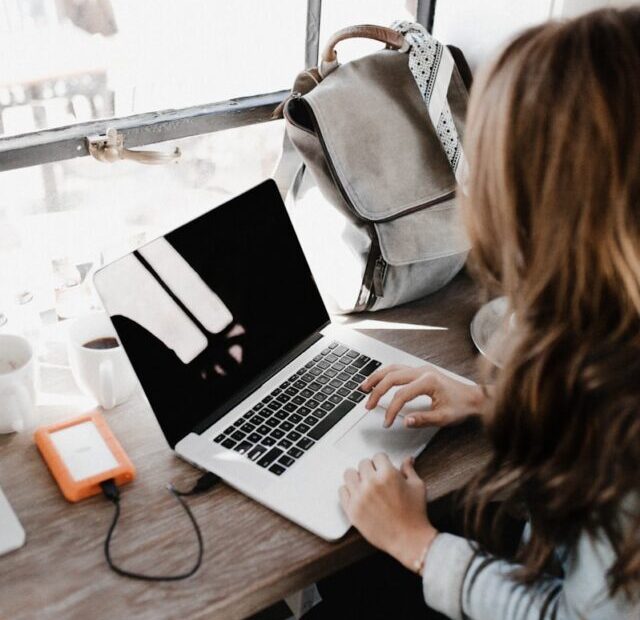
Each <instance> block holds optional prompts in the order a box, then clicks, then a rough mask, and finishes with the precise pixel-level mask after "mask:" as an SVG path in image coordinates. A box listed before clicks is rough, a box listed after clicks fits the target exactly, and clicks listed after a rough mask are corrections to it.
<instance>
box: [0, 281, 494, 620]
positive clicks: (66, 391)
mask: <svg viewBox="0 0 640 620" xmlns="http://www.w3.org/2000/svg"><path fill="white" fill-rule="evenodd" d="M476 307H477V304H476V300H475V294H474V288H473V285H472V284H471V282H470V280H469V279H468V277H467V276H466V275H461V276H459V277H458V278H456V279H455V280H454V281H453V282H452V283H451V284H450V285H449V286H447V287H446V288H445V289H444V290H442V291H440V292H439V293H436V294H435V295H432V296H431V297H428V298H427V299H424V300H421V301H419V302H415V303H412V304H408V305H406V306H403V307H401V308H396V309H393V310H388V311H383V312H379V313H376V314H370V315H366V316H354V317H350V318H349V319H347V322H349V323H353V324H354V327H356V328H358V329H365V328H366V332H365V333H367V334H369V335H371V336H373V337H375V338H378V339H380V340H382V341H384V342H388V343H389V344H393V345H395V346H398V347H400V348H402V349H404V350H406V351H409V352H411V353H413V354H414V355H418V356H419V357H422V358H423V359H425V360H429V361H431V362H434V363H436V364H439V365H441V366H444V367H446V368H449V369H451V370H453V371H455V372H458V373H460V374H463V375H466V376H469V377H474V376H475V363H476V353H475V351H474V349H473V345H472V344H471V340H470V337H469V322H470V320H471V318H472V316H473V313H474V311H475V309H476ZM379 321H380V322H382V323H377V322H379ZM412 326H413V327H412ZM374 327H377V328H374ZM60 346H61V345H60ZM49 357H50V359H52V360H53V361H52V362H50V363H49V364H47V365H45V366H43V381H44V384H46V385H48V386H49V389H50V390H51V393H49V395H48V400H46V399H44V398H43V401H44V404H43V405H41V406H40V407H39V409H40V412H41V414H42V421H43V422H47V423H48V422H51V421H55V420H58V419H60V418H62V417H65V416H69V415H70V414H76V413H80V412H82V411H83V410H85V411H86V408H87V406H88V405H87V403H86V402H84V401H83V400H82V397H81V396H80V394H79V393H78V392H74V387H73V383H72V382H71V379H70V376H69V374H68V369H67V368H65V366H64V363H65V362H64V357H63V353H62V350H61V349H58V350H56V349H55V347H54V348H53V350H52V351H50V352H49ZM44 375H48V376H47V377H46V380H45V377H44ZM51 386H53V387H51ZM65 399H70V400H69V402H68V403H67V402H66V401H65ZM106 417H107V420H108V422H109V425H110V427H111V428H112V430H113V431H114V433H115V434H116V436H117V437H118V438H119V439H120V441H121V443H122V444H123V446H124V448H125V450H126V451H127V453H128V454H129V456H130V457H131V458H132V460H133V462H134V463H135V465H136V466H137V468H138V478H137V480H136V481H135V482H134V483H132V484H130V485H128V486H126V487H125V488H124V489H123V493H122V495H123V497H122V509H123V514H122V519H121V522H120V525H119V528H118V530H117V533H116V536H115V538H114V544H113V554H114V557H115V559H116V561H117V562H119V563H120V564H123V565H125V566H127V567H129V568H130V569H132V570H138V571H152V572H153V571H156V572H159V573H173V572H176V571H179V570H184V569H185V568H186V567H187V566H189V565H191V563H192V561H193V558H194V554H195V552H196V545H195V540H194V534H193V531H192V529H191V525H190V523H189V522H188V520H187V518H186V517H185V515H184V514H183V512H182V510H181V508H180V507H179V506H178V505H177V503H176V502H175V500H174V499H173V498H172V497H171V496H170V495H169V494H168V493H167V492H166V491H165V489H164V487H165V485H166V484H167V483H168V482H169V481H173V482H174V483H175V484H176V486H178V487H182V488H189V487H190V486H191V485H192V484H193V482H194V480H195V479H196V478H197V477H198V475H199V474H198V473H197V472H196V471H195V470H194V469H193V468H192V467H190V466H189V465H187V464H186V463H184V462H182V461H181V460H179V459H178V458H177V457H176V456H174V454H173V453H172V452H171V450H170V449H169V447H168V446H167V444H166V443H165V441H164V438H163V437H162V434H161V432H160V428H159V427H158V424H157V422H156V420H155V418H154V416H153V413H152V412H151V410H150V408H149V406H148V405H147V404H146V401H145V400H144V399H143V398H142V396H141V395H138V396H136V397H135V398H134V399H132V400H130V401H129V402H128V403H126V404H124V405H122V406H120V407H118V408H116V409H114V410H112V411H109V412H108V413H106ZM474 428H475V427H473V426H461V427H458V428H452V429H445V430H443V431H441V432H440V433H438V435H437V436H436V437H435V438H434V439H433V441H432V442H431V443H430V444H429V446H428V447H427V449H426V450H425V452H424V453H423V455H422V456H421V457H420V458H419V459H418V464H417V467H418V471H419V472H420V474H421V475H422V476H423V477H424V479H425V480H426V481H427V484H428V487H429V494H430V497H431V498H436V497H440V496H442V495H444V494H446V493H448V492H450V491H452V490H454V489H456V488H458V487H460V486H461V485H462V484H463V483H464V482H465V481H466V480H467V479H468V477H469V476H470V475H471V474H472V473H473V472H474V471H475V470H476V469H477V467H478V466H479V465H480V464H481V463H482V462H483V460H484V459H485V458H486V455H487V448H486V446H485V444H484V443H483V442H482V441H481V440H480V439H479V437H478V433H477V430H474ZM0 485H1V486H2V487H3V489H4V492H5V494H6V495H7V497H8V498H9V501H10V502H11V503H12V505H13V507H14V509H15V511H16V513H17V514H18V516H19V518H20V520H21V521H22V524H23V526H24V528H25V530H26V532H27V543H26V545H25V546H24V547H23V548H22V549H20V550H18V551H15V552H13V553H12V554H9V555H6V556H3V557H0V618H2V619H3V620H4V619H9V618H11V619H12V620H20V619H29V620H31V619H37V620H43V619H50V618H55V619H58V618H60V619H64V620H70V619H75V618H77V619H82V620H84V619H88V618H91V619H92V620H99V619H102V618H105V619H109V620H113V619H118V620H119V619H125V618H126V619H127V620H133V619H139V618H150V619H151V618H152V619H154V620H161V619H164V618H167V619H169V618H171V619H178V618H189V619H194V618H208V619H214V618H225V619H227V618H228V619H235V618H244V617H246V616H248V615H250V614H252V613H255V612H257V611H258V610H260V609H263V608H265V607H267V606H268V605H270V604H272V603H274V602H276V601H278V600H279V599H281V598H282V597H283V596H285V595H287V594H289V593H291V592H293V591H295V590H297V589H300V588H302V587H303V586H305V585H308V584H309V583H312V582H313V581H315V580H318V579H320V578H322V577H323V576H326V575H328V574H330V573H332V572H334V571H336V570H338V569H339V568H341V567H343V566H346V565H348V564H349V563H352V562H354V561H356V560H357V559H360V558H361V557H363V556H365V555H366V554H367V553H370V552H371V548H370V547H369V546H368V545H367V544H366V543H365V542H364V541H363V539H362V538H361V537H360V536H359V535H358V534H357V533H355V532H353V531H351V532H350V533H349V534H348V535H347V536H346V537H345V538H344V539H342V540H341V541H340V542H338V543H327V542H325V541H323V540H321V539H319V538H317V537H315V536H314V535H312V534H310V533H308V532H306V531H305V530H303V529H301V528H300V527H298V526H296V525H294V524H292V523H290V522H288V521H287V520H285V519H284V518H282V517H280V516H279V515H277V514H274V513H273V512H271V511H270V510H268V509H267V508H264V507H262V506H260V505H258V504H256V503H255V502H253V501H252V500H250V499H247V498H246V497H244V496H243V495H241V494H240V493H238V492H236V491H234V490H232V489H230V488H229V487H227V486H226V485H224V484H222V485H219V486H218V487H217V488H215V489H214V490H213V491H212V492H210V493H208V494H205V495H202V496H197V497H194V498H193V499H191V500H190V505H191V506H192V507H193V511H194V513H195V515H196V517H197V519H198V522H199V523H200V526H201V528H202V533H203V536H204V540H205V557H204V563H203V566H202V568H201V569H200V571H199V572H198V573H197V574H196V575H195V576H194V577H192V578H191V579H189V580H186V581H182V582H176V583H155V584H154V583H145V582H139V581H131V580H128V579H124V578H122V577H118V576H117V575H115V574H114V573H112V572H111V571H110V570H109V569H108V568H107V565H106V563H105V560H104V556H103V551H102V545H103V541H104V537H105V534H106V531H107V527H108V525H109V523H110V521H111V518H112V515H113V506H112V505H111V504H110V503H108V502H107V501H105V500H104V499H103V498H102V497H95V498H92V499H90V500H86V501H84V502H81V503H79V504H75V505H72V504H69V503H67V502H66V501H65V500H64V499H63V498H62V496H61V495H60V492H59V491H58V488H57V486H56V484H55V483H54V482H53V480H52V479H51V477H50V476H49V473H48V471H47V469H46V467H45V465H44V463H43V461H42V460H41V459H40V456H39V455H38V453H37V450H36V447H35V445H34V444H33V442H32V440H31V438H30V437H29V436H27V435H24V434H22V435H11V436H9V435H3V436H0Z"/></svg>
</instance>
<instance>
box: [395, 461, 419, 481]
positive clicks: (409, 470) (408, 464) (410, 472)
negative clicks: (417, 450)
mask: <svg viewBox="0 0 640 620" xmlns="http://www.w3.org/2000/svg"><path fill="white" fill-rule="evenodd" d="M413 463H414V458H413V457H412V456H408V457H407V458H406V459H405V460H404V461H402V466H401V467H400V471H401V472H402V474H403V475H404V477H405V478H406V479H407V480H408V481H409V482H422V479H421V478H420V476H418V474H417V472H416V470H415V468H414V466H413Z"/></svg>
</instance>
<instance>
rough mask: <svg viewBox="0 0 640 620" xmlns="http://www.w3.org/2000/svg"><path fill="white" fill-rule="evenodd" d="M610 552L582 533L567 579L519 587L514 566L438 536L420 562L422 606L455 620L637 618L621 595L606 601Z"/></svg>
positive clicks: (638, 608)
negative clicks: (514, 573)
mask: <svg viewBox="0 0 640 620" xmlns="http://www.w3.org/2000/svg"><path fill="white" fill-rule="evenodd" d="M614 558H615V554H614V552H613V549H612V548H611V545H610V544H609V543H608V541H607V540H606V539H604V537H599V538H596V539H593V538H591V537H590V536H588V535H586V534H583V536H582V537H581V538H580V540H579V543H578V545H577V547H576V550H575V551H574V553H573V554H572V555H571V557H570V558H569V560H568V562H567V564H566V566H565V568H566V577H565V578H564V579H557V578H553V577H548V578H541V579H540V580H538V581H537V582H536V583H533V584H527V585H525V584H520V583H518V582H516V581H514V579H513V578H512V577H511V573H512V572H513V570H514V569H515V568H517V565H515V564H511V563H509V562H506V561H503V560H498V559H496V558H494V557H491V556H486V555H481V554H478V553H476V552H475V550H474V549H473V547H472V545H471V543H470V542H469V541H468V540H466V539H465V538H460V537H459V536H452V535H451V534H438V536H437V537H436V538H435V540H434V541H433V543H432V545H431V547H430V549H429V551H428V553H427V556H426V558H425V565H424V573H423V591H424V597H425V601H426V603H427V605H429V606H430V607H432V608H433V609H435V610H436V611H439V612H441V613H443V614H445V615H447V616H448V617H450V618H452V619H454V620H463V619H465V618H472V619H473V620H551V619H553V620H579V619H580V620H581V619H583V618H589V619H590V620H612V619H614V618H620V619H621V620H626V619H629V620H631V618H638V617H640V603H638V602H636V604H635V605H634V604H633V603H632V602H631V601H629V599H627V598H626V596H625V594H624V593H622V592H620V593H617V594H616V596H615V597H611V596H610V594H609V590H608V585H607V571H608V569H609V567H610V566H611V565H612V563H613V561H614Z"/></svg>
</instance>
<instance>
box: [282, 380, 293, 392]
mask: <svg viewBox="0 0 640 620" xmlns="http://www.w3.org/2000/svg"><path fill="white" fill-rule="evenodd" d="M290 385H291V381H283V382H282V383H281V384H280V389H281V390H286V389H287V388H288V387H289V386H290Z"/></svg>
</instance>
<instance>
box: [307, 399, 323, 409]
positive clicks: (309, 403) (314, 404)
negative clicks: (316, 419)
mask: <svg viewBox="0 0 640 620" xmlns="http://www.w3.org/2000/svg"><path fill="white" fill-rule="evenodd" d="M318 405H320V403H319V402H318V401H317V400H316V397H315V396H314V397H313V398H312V399H311V400H308V401H307V404H306V406H307V407H309V409H315V408H316V407H317V406H318Z"/></svg>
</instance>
